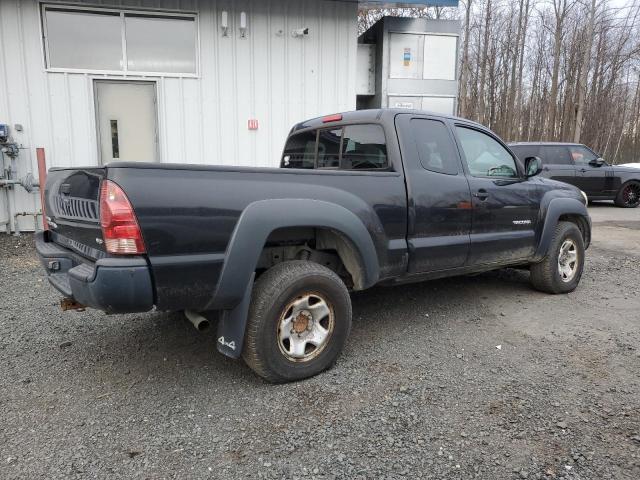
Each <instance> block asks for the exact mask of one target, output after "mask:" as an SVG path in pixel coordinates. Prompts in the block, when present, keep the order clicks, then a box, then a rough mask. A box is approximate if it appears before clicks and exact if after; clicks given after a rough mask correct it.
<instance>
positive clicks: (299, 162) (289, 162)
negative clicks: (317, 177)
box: [280, 130, 317, 168]
mask: <svg viewBox="0 0 640 480" xmlns="http://www.w3.org/2000/svg"><path fill="white" fill-rule="evenodd" d="M316 135H317V131H316V130H312V131H309V132H302V133H296V134H293V135H291V136H290V137H289V139H288V140H287V144H286V145H285V147H284V152H283V154H282V161H281V162H280V168H315V161H316Z"/></svg>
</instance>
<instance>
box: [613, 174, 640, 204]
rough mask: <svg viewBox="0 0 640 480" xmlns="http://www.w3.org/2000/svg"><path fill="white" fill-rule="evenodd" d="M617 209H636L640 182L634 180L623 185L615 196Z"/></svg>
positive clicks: (639, 193)
mask: <svg viewBox="0 0 640 480" xmlns="http://www.w3.org/2000/svg"><path fill="white" fill-rule="evenodd" d="M615 204H616V206H617V207H624V208H636V207H637V206H638V205H640V182H636V181H634V180H632V181H630V182H627V183H625V184H624V185H622V188H620V191H619V192H618V195H616V200H615Z"/></svg>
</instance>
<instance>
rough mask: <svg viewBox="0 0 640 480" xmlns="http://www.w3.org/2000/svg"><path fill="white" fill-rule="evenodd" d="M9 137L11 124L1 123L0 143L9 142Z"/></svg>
mask: <svg viewBox="0 0 640 480" xmlns="http://www.w3.org/2000/svg"><path fill="white" fill-rule="evenodd" d="M8 139H9V125H6V124H4V123H0V143H7V140H8Z"/></svg>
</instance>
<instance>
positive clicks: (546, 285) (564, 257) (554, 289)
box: [530, 222, 585, 293]
mask: <svg viewBox="0 0 640 480" xmlns="http://www.w3.org/2000/svg"><path fill="white" fill-rule="evenodd" d="M584 253H585V250H584V239H583V238H582V232H580V229H579V228H578V226H577V225H576V224H575V223H571V222H559V223H558V226H557V227H556V231H555V233H554V236H553V239H552V240H551V245H550V246H549V251H548V252H547V256H546V257H545V258H544V260H542V261H541V262H539V263H534V264H532V265H531V268H530V270H531V284H532V285H533V287H534V288H535V289H536V290H540V291H542V292H547V293H568V292H572V291H573V290H575V289H576V287H577V286H578V284H579V283H580V278H581V277H582V271H583V269H584Z"/></svg>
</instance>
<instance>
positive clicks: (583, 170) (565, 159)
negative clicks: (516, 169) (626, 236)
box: [509, 142, 640, 208]
mask: <svg viewBox="0 0 640 480" xmlns="http://www.w3.org/2000/svg"><path fill="white" fill-rule="evenodd" d="M509 147H510V148H511V150H512V151H513V152H514V153H515V154H516V155H517V156H518V158H519V159H520V160H521V161H523V162H524V159H525V158H527V157H539V158H540V159H541V160H542V164H543V169H542V176H543V177H547V178H552V179H554V180H560V181H561V182H566V183H570V184H571V185H575V186H576V187H578V188H579V189H580V190H582V191H584V192H585V193H586V194H587V197H589V200H614V201H615V204H616V205H617V206H618V207H627V208H635V207H637V206H638V205H640V170H639V169H637V168H630V167H622V166H618V165H609V164H608V163H607V162H605V161H604V160H603V159H602V158H601V157H600V156H599V155H598V154H596V153H595V152H594V151H593V150H591V149H590V148H589V147H586V146H585V145H581V144H578V143H543V142H535V143H534V142H530V143H524V142H522V143H512V144H510V145H509Z"/></svg>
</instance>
